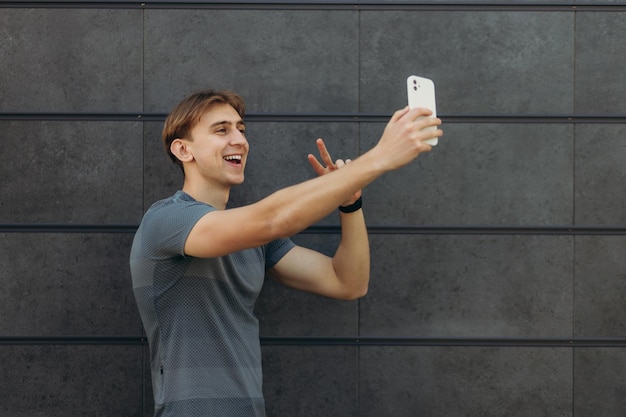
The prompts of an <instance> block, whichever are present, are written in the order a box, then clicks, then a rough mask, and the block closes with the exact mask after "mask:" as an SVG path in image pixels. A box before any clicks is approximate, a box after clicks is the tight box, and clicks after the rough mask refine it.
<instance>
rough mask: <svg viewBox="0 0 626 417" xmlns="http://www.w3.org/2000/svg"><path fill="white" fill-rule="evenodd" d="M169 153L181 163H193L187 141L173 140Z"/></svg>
mask: <svg viewBox="0 0 626 417" xmlns="http://www.w3.org/2000/svg"><path fill="white" fill-rule="evenodd" d="M170 151H172V154H174V156H176V158H178V159H180V161H181V162H191V161H193V154H192V153H191V149H190V148H189V146H188V143H187V141H186V140H184V139H180V138H177V139H174V140H173V141H172V144H171V145H170Z"/></svg>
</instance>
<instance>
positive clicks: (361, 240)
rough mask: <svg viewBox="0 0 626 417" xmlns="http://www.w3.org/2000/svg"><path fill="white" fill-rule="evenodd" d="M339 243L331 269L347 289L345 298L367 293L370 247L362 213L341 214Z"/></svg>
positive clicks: (360, 211)
mask: <svg viewBox="0 0 626 417" xmlns="http://www.w3.org/2000/svg"><path fill="white" fill-rule="evenodd" d="M340 215H341V242H340V244H339V247H338V248H337V251H336V252H335V256H334V257H333V267H334V269H335V273H336V275H337V279H338V280H339V281H341V283H342V284H343V285H344V286H345V288H346V289H348V290H349V291H348V294H349V295H348V297H347V298H358V297H362V296H364V295H365V294H366V293H367V289H368V285H369V278H370V247H369V239H368V235H367V228H366V225H365V218H364V216H363V211H362V210H358V211H356V212H354V213H341V214H340Z"/></svg>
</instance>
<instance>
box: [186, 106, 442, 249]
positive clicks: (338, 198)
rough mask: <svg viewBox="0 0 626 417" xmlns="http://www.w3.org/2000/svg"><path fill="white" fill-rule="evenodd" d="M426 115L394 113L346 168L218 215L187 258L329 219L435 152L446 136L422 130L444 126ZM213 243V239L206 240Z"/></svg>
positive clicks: (200, 226)
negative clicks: (381, 180) (379, 181)
mask: <svg viewBox="0 0 626 417" xmlns="http://www.w3.org/2000/svg"><path fill="white" fill-rule="evenodd" d="M430 114H431V113H430V111H429V110H427V109H411V110H409V108H408V107H407V108H404V109H402V110H398V111H396V112H395V113H394V114H393V116H392V117H391V119H390V121H389V123H388V124H387V126H386V127H385V130H384V132H383V135H382V137H381V139H380V141H379V142H378V144H377V145H376V146H375V147H374V148H372V149H371V150H369V151H368V152H366V153H365V154H363V155H361V156H360V157H358V158H357V159H355V160H354V161H352V162H351V163H349V164H346V166H345V167H342V168H341V169H336V170H333V171H332V172H328V173H327V174H325V175H322V176H319V177H317V178H314V179H311V180H308V181H305V182H302V183H300V184H297V185H293V186H291V187H287V188H284V189H282V190H279V191H277V192H275V193H273V194H272V195H270V196H268V197H267V198H264V199H263V200H261V201H259V202H257V203H255V204H251V205H248V206H244V207H240V208H235V209H229V210H216V211H213V212H211V213H209V214H207V215H205V216H204V217H203V218H202V219H200V221H198V223H197V224H196V226H195V227H194V228H193V230H192V231H191V233H190V235H189V237H188V238H187V242H186V244H185V253H186V254H188V255H191V256H197V257H217V256H222V255H225V254H228V253H232V252H234V251H237V250H241V249H245V248H251V247H256V246H260V245H262V244H265V243H267V242H270V241H272V240H274V239H277V238H281V237H289V236H292V235H294V234H296V233H298V232H300V231H302V230H304V229H305V228H307V227H308V226H310V225H311V224H313V223H315V222H317V221H318V220H320V219H322V218H324V217H326V216H327V215H328V214H330V213H331V212H332V211H334V210H336V209H337V206H339V205H341V204H344V203H345V202H347V201H349V200H350V199H351V198H352V196H353V195H354V194H355V193H357V192H359V190H361V189H362V188H364V187H365V186H366V185H368V184H369V183H371V182H372V181H374V180H375V179H376V178H378V177H379V176H381V175H383V174H384V173H386V172H389V171H392V170H395V169H398V168H400V167H402V166H404V165H406V164H408V163H409V162H411V161H412V160H413V159H415V158H416V157H417V156H418V155H419V154H420V153H422V152H427V151H430V150H431V146H430V145H428V144H425V143H423V141H424V140H427V139H432V138H434V137H440V136H441V135H442V134H443V132H442V131H441V130H439V129H437V130H435V131H428V130H422V129H424V128H425V127H428V126H437V125H440V124H441V120H440V119H438V118H430V117H425V118H422V119H418V118H419V117H420V116H429V115H430ZM207 237H210V238H207Z"/></svg>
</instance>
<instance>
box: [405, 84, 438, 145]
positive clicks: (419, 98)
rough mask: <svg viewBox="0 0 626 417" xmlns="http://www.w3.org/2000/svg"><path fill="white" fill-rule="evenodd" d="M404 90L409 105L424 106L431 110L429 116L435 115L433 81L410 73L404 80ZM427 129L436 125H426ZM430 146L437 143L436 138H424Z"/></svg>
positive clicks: (434, 128) (411, 106)
mask: <svg viewBox="0 0 626 417" xmlns="http://www.w3.org/2000/svg"><path fill="white" fill-rule="evenodd" d="M406 90H407V95H408V99H409V107H410V108H412V109H414V108H416V107H425V108H427V109H429V110H430V111H432V112H433V114H432V116H430V117H437V104H436V102H435V83H433V81H432V80H430V79H428V78H424V77H418V76H417V75H411V76H409V78H407V80H406ZM426 129H428V130H436V129H437V127H436V126H430V127H427V128H426ZM424 143H427V144H429V145H431V146H436V145H437V143H439V139H438V138H433V139H428V140H425V141H424Z"/></svg>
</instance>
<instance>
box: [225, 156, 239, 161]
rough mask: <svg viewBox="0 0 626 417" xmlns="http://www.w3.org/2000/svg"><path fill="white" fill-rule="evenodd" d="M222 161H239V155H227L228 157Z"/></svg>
mask: <svg viewBox="0 0 626 417" xmlns="http://www.w3.org/2000/svg"><path fill="white" fill-rule="evenodd" d="M224 159H225V160H227V161H233V160H240V161H241V155H228V156H225V157H224Z"/></svg>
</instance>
